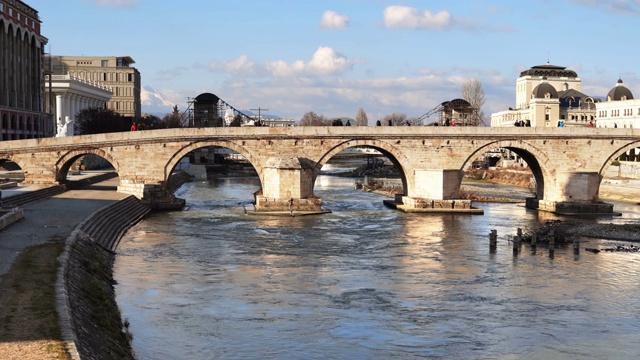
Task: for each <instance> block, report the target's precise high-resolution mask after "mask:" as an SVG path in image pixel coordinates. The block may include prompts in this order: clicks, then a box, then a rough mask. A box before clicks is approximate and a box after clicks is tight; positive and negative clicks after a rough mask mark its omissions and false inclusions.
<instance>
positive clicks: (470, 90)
mask: <svg viewBox="0 0 640 360" xmlns="http://www.w3.org/2000/svg"><path fill="white" fill-rule="evenodd" d="M462 98H463V99H465V100H467V101H468V102H469V104H471V107H472V108H473V120H472V125H474V126H479V125H480V124H484V111H482V106H483V105H484V101H485V99H484V90H483V89H482V83H481V82H480V81H479V80H477V79H471V80H469V81H466V82H465V83H464V84H462Z"/></svg>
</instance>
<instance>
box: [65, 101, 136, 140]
mask: <svg viewBox="0 0 640 360" xmlns="http://www.w3.org/2000/svg"><path fill="white" fill-rule="evenodd" d="M130 126H131V124H128V123H126V122H125V118H124V117H123V116H122V115H120V114H118V113H117V112H115V111H113V110H111V109H105V108H101V107H91V108H86V109H82V110H80V111H79V112H78V114H77V115H76V121H75V124H74V130H75V133H76V134H78V135H88V134H101V133H110V132H118V131H129V129H130Z"/></svg>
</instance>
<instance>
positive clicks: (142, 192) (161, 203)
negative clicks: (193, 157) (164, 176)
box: [118, 179, 185, 210]
mask: <svg viewBox="0 0 640 360" xmlns="http://www.w3.org/2000/svg"><path fill="white" fill-rule="evenodd" d="M118 192H121V193H124V194H131V195H134V196H135V197H137V198H138V199H140V201H142V203H143V204H145V205H147V206H148V207H150V208H151V209H152V210H181V209H182V208H184V205H185V200H184V199H180V198H177V197H176V196H175V195H174V194H173V193H172V192H170V191H169V190H168V189H167V188H166V187H165V186H164V185H163V184H144V183H136V182H134V181H132V180H127V179H121V180H120V185H119V186H118Z"/></svg>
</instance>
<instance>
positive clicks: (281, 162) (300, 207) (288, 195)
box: [253, 157, 328, 215]
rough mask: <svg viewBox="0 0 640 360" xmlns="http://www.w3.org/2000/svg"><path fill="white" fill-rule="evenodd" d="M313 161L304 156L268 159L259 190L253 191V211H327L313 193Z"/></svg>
mask: <svg viewBox="0 0 640 360" xmlns="http://www.w3.org/2000/svg"><path fill="white" fill-rule="evenodd" d="M314 179H315V177H314V168H313V163H312V162H311V161H309V160H307V159H304V158H297V157H292V158H276V157H272V158H269V159H268V160H267V161H266V163H265V166H264V168H263V176H262V190H261V191H258V192H257V193H256V194H255V209H256V210H255V212H253V213H255V214H260V213H262V214H274V215H278V214H286V215H290V214H291V211H292V210H293V214H294V215H295V214H299V215H309V214H322V213H326V212H328V211H327V210H325V209H324V208H323V207H322V199H320V198H319V197H316V196H314V195H313V183H314Z"/></svg>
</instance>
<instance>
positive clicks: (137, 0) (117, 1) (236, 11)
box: [25, 0, 640, 124]
mask: <svg viewBox="0 0 640 360" xmlns="http://www.w3.org/2000/svg"><path fill="white" fill-rule="evenodd" d="M25 1H26V3H27V4H28V5H30V6H31V7H33V8H35V9H36V10H37V11H39V14H40V18H41V20H42V33H43V35H44V36H45V37H47V38H48V39H49V45H48V48H47V52H49V51H50V52H51V53H53V54H55V55H85V56H92V55H95V56H105V55H109V56H122V55H128V56H131V57H132V58H133V59H134V60H135V61H136V63H135V64H134V66H135V67H136V68H137V69H138V70H139V71H140V73H141V75H142V86H143V87H150V88H152V89H154V90H155V91H157V92H158V93H160V94H161V95H162V97H163V98H164V99H166V100H168V101H169V102H171V103H174V104H177V105H178V108H179V109H180V110H184V109H185V108H186V106H187V100H188V97H192V98H193V97H195V96H197V95H198V94H200V93H203V92H211V93H214V94H216V95H217V96H218V97H220V98H221V99H223V100H224V101H226V102H227V103H229V104H231V105H233V106H234V107H236V108H241V109H252V108H258V107H260V108H263V109H269V111H267V113H269V114H275V115H279V116H282V117H287V118H293V119H296V120H299V119H300V118H301V117H302V116H303V115H304V114H305V113H306V112H309V111H313V112H315V113H317V114H321V115H324V116H327V117H329V118H331V117H340V116H348V117H354V116H355V114H356V112H357V110H358V109H359V108H361V107H362V108H363V109H364V110H365V111H366V112H367V114H368V116H369V123H370V124H373V123H374V122H375V120H376V119H378V118H382V117H384V116H385V115H388V114H391V113H404V114H406V115H407V116H409V117H413V116H420V115H422V114H424V113H426V112H428V111H429V110H431V109H432V108H434V107H436V106H437V105H438V104H440V103H442V102H443V101H448V100H452V99H455V98H458V97H461V90H460V89H461V86H462V84H463V83H464V82H465V81H468V80H470V79H477V80H479V81H480V82H481V83H482V86H483V88H484V92H485V97H486V102H485V105H484V107H483V111H484V112H485V114H486V115H489V114H491V113H492V112H495V111H500V110H505V109H507V108H508V107H513V106H515V81H516V78H517V77H518V75H519V73H520V71H522V70H526V69H528V68H530V67H531V66H534V65H541V64H544V63H546V62H547V61H549V62H550V63H551V64H553V65H559V66H566V67H568V68H569V69H572V70H574V71H576V72H577V73H578V75H579V76H580V78H581V79H582V86H583V88H582V90H583V92H584V93H586V94H588V95H591V96H602V97H604V96H606V94H607V92H608V91H609V90H610V89H611V88H612V87H613V86H614V85H615V83H616V81H617V80H618V79H619V78H622V80H623V81H624V83H625V85H626V86H627V87H628V88H629V89H630V90H631V91H632V92H633V93H634V95H635V97H640V47H638V45H637V43H636V41H637V37H638V34H639V33H640V0H529V1H507V0H504V1H498V0H493V1H465V0H458V1H437V0H434V1H418V0H416V1H411V0H398V1H386V0H340V1H339V0H322V1H319V0H224V1H219V0H183V1H174V0H65V1H61V0H25ZM142 110H143V112H149V111H154V112H156V111H157V110H156V109H155V108H153V109H152V108H151V107H150V105H145V101H144V100H143V106H142ZM169 111H170V108H167V110H166V112H169Z"/></svg>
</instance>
